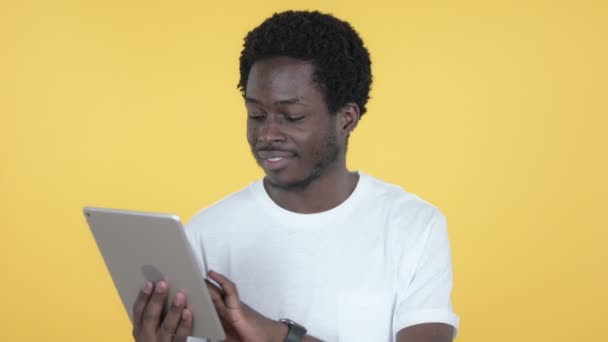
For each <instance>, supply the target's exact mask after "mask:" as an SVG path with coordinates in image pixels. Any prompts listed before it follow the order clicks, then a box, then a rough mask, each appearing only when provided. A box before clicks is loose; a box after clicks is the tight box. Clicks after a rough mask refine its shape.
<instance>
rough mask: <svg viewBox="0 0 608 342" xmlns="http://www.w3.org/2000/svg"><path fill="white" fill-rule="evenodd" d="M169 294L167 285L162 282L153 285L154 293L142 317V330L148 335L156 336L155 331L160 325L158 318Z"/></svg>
mask: <svg viewBox="0 0 608 342" xmlns="http://www.w3.org/2000/svg"><path fill="white" fill-rule="evenodd" d="M167 292H169V285H168V284H167V283H166V282H164V281H159V282H158V283H156V285H154V291H153V293H152V296H151V297H150V300H148V304H147V305H146V308H145V309H144V313H143V316H142V320H141V322H142V324H141V325H142V329H144V330H146V331H147V332H148V333H150V334H156V329H157V328H158V325H159V323H160V316H161V314H162V311H163V307H164V306H165V298H166V297H167Z"/></svg>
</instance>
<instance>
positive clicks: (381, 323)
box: [338, 291, 394, 342]
mask: <svg viewBox="0 0 608 342" xmlns="http://www.w3.org/2000/svg"><path fill="white" fill-rule="evenodd" d="M393 310H394V294H393V293H392V292H390V291H350V292H345V293H342V294H341V295H340V296H339V299H338V339H339V341H342V342H358V341H365V342H370V341H374V342H389V341H392V340H393V337H392V320H393Z"/></svg>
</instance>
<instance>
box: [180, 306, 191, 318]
mask: <svg viewBox="0 0 608 342" xmlns="http://www.w3.org/2000/svg"><path fill="white" fill-rule="evenodd" d="M191 315H192V313H191V312H190V309H187V308H186V309H184V310H183V311H182V319H184V320H189V319H190V317H191Z"/></svg>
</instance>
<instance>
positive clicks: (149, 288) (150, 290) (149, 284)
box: [144, 281, 152, 294]
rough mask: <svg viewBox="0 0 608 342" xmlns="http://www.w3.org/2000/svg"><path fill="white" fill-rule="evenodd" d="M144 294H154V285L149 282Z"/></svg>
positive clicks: (145, 286)
mask: <svg viewBox="0 0 608 342" xmlns="http://www.w3.org/2000/svg"><path fill="white" fill-rule="evenodd" d="M144 293H145V294H150V293H152V283H150V282H149V281H147V282H146V284H144Z"/></svg>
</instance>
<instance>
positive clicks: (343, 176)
mask: <svg viewBox="0 0 608 342" xmlns="http://www.w3.org/2000/svg"><path fill="white" fill-rule="evenodd" d="M328 171H329V172H327V173H325V174H323V175H321V176H320V177H319V178H317V179H315V180H313V181H312V182H310V183H309V184H307V185H306V186H304V187H301V188H295V189H282V188H278V187H274V186H272V185H270V184H268V182H264V187H265V188H266V192H267V193H268V195H269V196H270V198H271V199H272V200H273V201H274V202H275V203H276V204H277V205H279V206H280V207H282V208H284V209H287V210H289V211H293V212H296V213H300V214H314V213H320V212H323V211H327V210H330V209H332V208H335V207H337V206H339V205H340V204H342V203H343V202H344V201H346V199H347V198H348V197H349V196H350V195H351V194H352V193H353V191H354V190H355V187H356V186H357V182H358V181H359V174H357V173H355V172H349V171H348V169H346V166H343V167H341V168H339V169H336V170H328Z"/></svg>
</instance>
